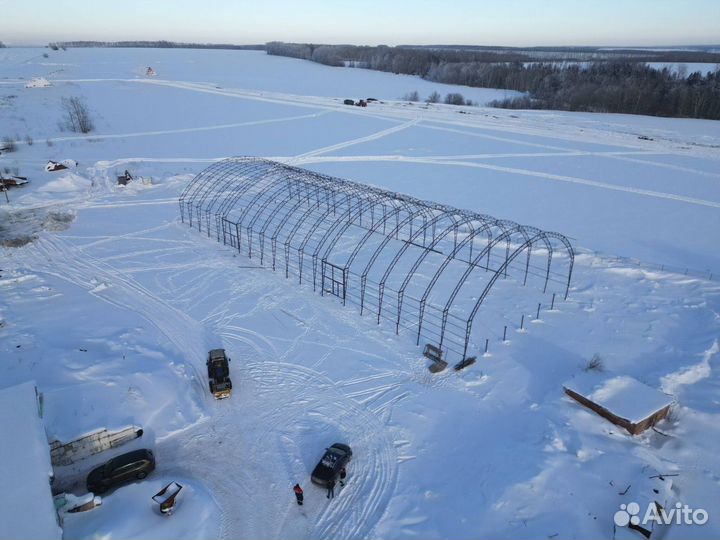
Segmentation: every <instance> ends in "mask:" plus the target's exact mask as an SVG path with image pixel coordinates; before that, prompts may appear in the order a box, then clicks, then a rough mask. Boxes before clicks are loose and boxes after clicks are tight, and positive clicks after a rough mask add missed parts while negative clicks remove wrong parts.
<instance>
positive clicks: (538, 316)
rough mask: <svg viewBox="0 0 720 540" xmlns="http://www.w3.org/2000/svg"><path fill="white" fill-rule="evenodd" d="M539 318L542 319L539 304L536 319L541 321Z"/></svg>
mask: <svg viewBox="0 0 720 540" xmlns="http://www.w3.org/2000/svg"><path fill="white" fill-rule="evenodd" d="M539 318H540V304H538V308H537V314H536V315H535V319H539Z"/></svg>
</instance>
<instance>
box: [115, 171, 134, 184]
mask: <svg viewBox="0 0 720 540" xmlns="http://www.w3.org/2000/svg"><path fill="white" fill-rule="evenodd" d="M132 180H133V177H132V175H131V174H130V172H129V171H128V170H127V169H126V170H125V172H124V173H123V174H121V175H119V176H118V177H117V183H118V185H119V186H127V185H128V184H129V183H130V182H131V181H132Z"/></svg>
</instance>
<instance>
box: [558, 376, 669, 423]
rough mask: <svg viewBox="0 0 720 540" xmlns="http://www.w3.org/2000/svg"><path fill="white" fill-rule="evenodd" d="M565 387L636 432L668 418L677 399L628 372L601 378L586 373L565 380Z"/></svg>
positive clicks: (593, 407)
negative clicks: (630, 375)
mask: <svg viewBox="0 0 720 540" xmlns="http://www.w3.org/2000/svg"><path fill="white" fill-rule="evenodd" d="M563 388H564V390H565V393H566V394H567V395H568V396H570V397H571V398H573V399H574V400H575V401H577V402H578V403H580V404H581V405H584V406H585V407H587V408H588V409H591V410H593V411H595V412H596V413H597V414H599V415H600V416H602V417H603V418H606V419H607V420H609V421H610V422H612V423H613V424H616V425H618V426H620V427H623V428H625V429H626V430H628V432H630V434H632V435H637V434H638V433H642V432H643V431H645V430H646V429H648V428H650V427H652V426H654V425H655V424H657V423H658V422H659V421H660V420H662V419H663V418H665V417H666V416H667V415H668V413H669V412H670V406H671V405H672V404H673V402H674V400H673V397H672V396H669V395H668V394H664V393H663V392H660V391H659V390H656V389H654V388H651V387H649V386H647V385H646V384H643V383H641V382H640V381H638V380H637V379H634V378H632V377H629V376H627V375H620V376H611V377H604V378H598V377H597V376H594V374H586V375H585V376H581V377H576V378H575V379H573V380H571V381H569V382H567V383H565V384H564V385H563Z"/></svg>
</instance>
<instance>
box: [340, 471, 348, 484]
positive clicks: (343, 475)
mask: <svg viewBox="0 0 720 540" xmlns="http://www.w3.org/2000/svg"><path fill="white" fill-rule="evenodd" d="M346 476H347V471H346V470H345V467H343V468H342V469H340V485H341V486H343V487H344V486H345V477H346Z"/></svg>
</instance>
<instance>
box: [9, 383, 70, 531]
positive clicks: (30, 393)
mask: <svg viewBox="0 0 720 540" xmlns="http://www.w3.org/2000/svg"><path fill="white" fill-rule="evenodd" d="M0 441H2V444H0V478H2V482H3V489H2V490H0V538H60V537H61V530H60V527H59V526H58V523H57V518H56V514H55V506H54V504H53V499H52V493H51V491H50V478H51V477H52V466H51V465H50V447H49V446H48V443H47V438H46V436H45V429H44V427H43V424H42V420H41V419H40V415H39V411H38V400H37V395H36V389H35V383H34V382H26V383H23V384H19V385H17V386H12V387H10V388H5V389H4V390H0ZM29 512H31V513H32V514H31V515H30V514H29ZM31 516H32V517H31Z"/></svg>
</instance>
